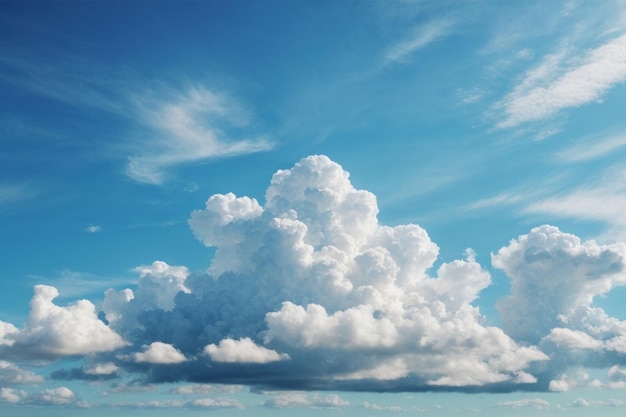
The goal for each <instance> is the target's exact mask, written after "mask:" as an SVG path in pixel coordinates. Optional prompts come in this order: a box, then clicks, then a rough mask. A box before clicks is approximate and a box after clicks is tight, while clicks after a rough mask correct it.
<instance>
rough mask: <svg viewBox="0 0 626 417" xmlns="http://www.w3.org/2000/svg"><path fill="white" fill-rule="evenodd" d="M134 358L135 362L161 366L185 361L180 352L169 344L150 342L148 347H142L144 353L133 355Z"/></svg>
mask: <svg viewBox="0 0 626 417" xmlns="http://www.w3.org/2000/svg"><path fill="white" fill-rule="evenodd" d="M134 358H135V361H136V362H145V363H155V364H161V365H171V364H177V363H182V362H185V361H186V360H187V358H186V357H185V355H183V354H182V353H181V351H180V350H178V349H176V348H175V347H174V346H172V345H170V344H169V343H162V342H152V343H151V344H150V345H149V346H144V351H143V352H138V353H135V354H134Z"/></svg>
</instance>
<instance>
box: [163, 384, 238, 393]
mask: <svg viewBox="0 0 626 417" xmlns="http://www.w3.org/2000/svg"><path fill="white" fill-rule="evenodd" d="M243 389H244V386H243V385H219V384H194V385H183V386H180V387H177V388H174V389H172V390H170V394H176V395H206V394H212V393H216V392H218V393H229V394H234V393H236V392H239V391H242V390H243Z"/></svg>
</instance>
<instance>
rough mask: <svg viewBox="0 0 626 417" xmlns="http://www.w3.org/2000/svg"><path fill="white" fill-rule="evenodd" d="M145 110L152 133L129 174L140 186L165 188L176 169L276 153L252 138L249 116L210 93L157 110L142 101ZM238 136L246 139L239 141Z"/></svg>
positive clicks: (192, 92) (199, 91) (197, 91)
mask: <svg viewBox="0 0 626 417" xmlns="http://www.w3.org/2000/svg"><path fill="white" fill-rule="evenodd" d="M144 100H145V99H144ZM139 106H140V111H139V113H140V116H141V117H142V119H143V123H144V124H145V126H146V127H147V128H148V131H147V134H146V138H142V139H141V140H139V141H138V143H137V148H138V149H137V151H136V153H135V155H133V156H131V157H129V159H128V163H127V165H126V174H127V175H128V176H129V177H130V178H132V179H133V180H135V181H137V182H142V183H147V184H154V185H159V184H162V183H163V181H164V180H165V176H166V172H167V170H168V169H170V168H172V167H174V166H176V165H180V164H185V163H190V162H195V161H200V160H204V159H212V158H220V157H228V156H235V155H245V154H250V153H255V152H261V151H267V150H269V149H271V148H272V147H273V144H272V142H271V141H270V140H269V139H268V138H267V137H265V136H263V135H258V136H254V135H252V137H247V136H248V135H249V134H248V132H247V131H246V129H245V127H246V126H247V125H248V123H249V116H248V114H247V112H246V111H245V110H244V109H243V108H242V107H241V106H240V105H239V104H238V103H236V102H234V100H232V99H230V98H229V97H227V96H226V95H224V94H218V93H215V92H213V91H211V90H208V89H206V88H204V87H197V88H191V89H189V90H187V91H186V93H185V94H183V95H181V96H178V97H176V98H174V99H172V100H169V101H168V100H164V101H158V102H157V104H156V105H153V104H149V103H145V102H142V101H140V102H139ZM233 130H234V131H237V132H238V133H235V135H237V134H238V135H241V136H244V137H243V138H234V137H233V134H232V133H231V132H232V131H233Z"/></svg>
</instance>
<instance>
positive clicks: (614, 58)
mask: <svg viewBox="0 0 626 417" xmlns="http://www.w3.org/2000/svg"><path fill="white" fill-rule="evenodd" d="M625 80H626V35H621V36H619V37H616V38H613V39H611V40H609V41H607V42H606V43H604V44H603V45H600V46H598V47H597V48H595V49H593V50H591V51H589V52H588V53H587V54H586V55H585V56H584V57H583V58H582V59H580V58H572V55H571V52H570V51H569V50H568V49H562V50H559V51H557V52H555V53H552V54H550V55H547V56H546V57H545V58H544V59H543V61H542V62H541V63H540V64H539V65H538V66H537V67H536V68H534V69H532V70H531V71H529V72H528V73H527V74H526V76H525V78H524V79H523V80H522V82H521V83H520V84H519V85H517V86H516V87H515V88H514V89H513V91H512V92H511V93H509V94H508V95H507V96H506V97H505V98H504V99H503V100H502V101H500V102H499V103H498V104H497V106H496V108H497V109H498V110H500V111H501V112H502V115H503V118H502V120H501V121H500V122H499V123H498V124H497V126H498V127H500V128H509V127H514V126H517V125H520V124H522V123H525V122H530V121H538V120H543V119H546V118H548V117H550V116H553V115H555V114H557V113H558V112H560V111H561V110H564V109H568V108H572V107H578V106H581V105H583V104H586V103H589V102H593V101H598V100H600V99H601V98H602V95H603V94H604V93H605V92H606V91H607V90H609V89H610V88H612V87H614V86H615V85H617V84H620V83H622V82H624V81H625Z"/></svg>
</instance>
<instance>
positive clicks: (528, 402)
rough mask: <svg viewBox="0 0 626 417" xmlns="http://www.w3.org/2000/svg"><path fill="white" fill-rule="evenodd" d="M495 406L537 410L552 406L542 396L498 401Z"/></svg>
mask: <svg viewBox="0 0 626 417" xmlns="http://www.w3.org/2000/svg"><path fill="white" fill-rule="evenodd" d="M495 406H496V407H501V408H534V409H536V410H546V409H548V408H550V403H549V402H548V401H546V400H543V399H541V398H525V399H523V400H513V401H502V402H498V403H497V404H496V405H495Z"/></svg>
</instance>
